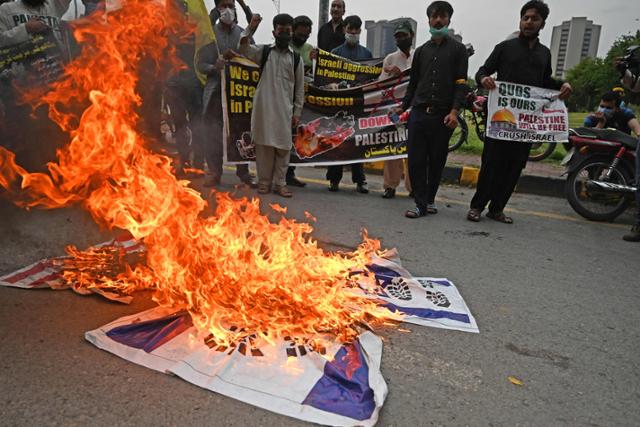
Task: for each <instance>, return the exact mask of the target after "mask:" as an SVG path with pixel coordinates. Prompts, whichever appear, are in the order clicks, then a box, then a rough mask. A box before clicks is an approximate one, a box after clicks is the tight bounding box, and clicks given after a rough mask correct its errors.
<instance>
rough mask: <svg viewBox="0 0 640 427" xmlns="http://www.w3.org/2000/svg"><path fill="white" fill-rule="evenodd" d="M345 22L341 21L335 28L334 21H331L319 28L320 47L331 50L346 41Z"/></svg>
mask: <svg viewBox="0 0 640 427" xmlns="http://www.w3.org/2000/svg"><path fill="white" fill-rule="evenodd" d="M342 28H343V24H342V22H340V24H338V26H337V27H336V30H335V31H334V30H333V22H332V21H329V22H327V23H326V24H324V25H323V26H322V27H320V29H319V30H318V48H319V49H322V50H326V51H327V52H331V51H332V50H333V49H335V48H337V47H338V46H340V45H342V44H343V43H344V31H343V30H342Z"/></svg>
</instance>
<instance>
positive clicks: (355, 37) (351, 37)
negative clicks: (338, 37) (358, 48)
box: [344, 33, 360, 45]
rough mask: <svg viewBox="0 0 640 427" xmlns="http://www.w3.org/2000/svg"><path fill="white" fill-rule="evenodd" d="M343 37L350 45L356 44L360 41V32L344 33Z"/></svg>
mask: <svg viewBox="0 0 640 427" xmlns="http://www.w3.org/2000/svg"><path fill="white" fill-rule="evenodd" d="M344 38H345V40H346V41H347V43H349V44H350V45H356V44H358V43H359V42H360V34H350V33H347V34H345V35H344Z"/></svg>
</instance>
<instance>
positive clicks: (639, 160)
mask: <svg viewBox="0 0 640 427" xmlns="http://www.w3.org/2000/svg"><path fill="white" fill-rule="evenodd" d="M636 225H639V226H640V138H638V146H637V147H636Z"/></svg>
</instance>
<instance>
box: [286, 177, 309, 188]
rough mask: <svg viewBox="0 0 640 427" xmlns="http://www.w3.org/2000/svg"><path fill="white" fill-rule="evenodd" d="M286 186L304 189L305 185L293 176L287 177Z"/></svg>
mask: <svg viewBox="0 0 640 427" xmlns="http://www.w3.org/2000/svg"><path fill="white" fill-rule="evenodd" d="M287 185H290V186H292V187H306V186H307V183H306V182H302V181H300V180H299V179H298V178H296V177H295V176H288V177H287Z"/></svg>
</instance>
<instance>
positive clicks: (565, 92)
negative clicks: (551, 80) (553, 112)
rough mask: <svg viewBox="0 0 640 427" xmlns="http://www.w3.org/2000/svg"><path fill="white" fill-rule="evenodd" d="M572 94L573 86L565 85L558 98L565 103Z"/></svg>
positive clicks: (561, 88)
mask: <svg viewBox="0 0 640 427" xmlns="http://www.w3.org/2000/svg"><path fill="white" fill-rule="evenodd" d="M572 92H573V88H572V87H571V85H570V84H569V83H564V84H563V85H562V86H561V87H560V95H559V96H558V98H560V99H562V100H563V101H564V100H565V99H567V98H569V96H570V95H571V93H572Z"/></svg>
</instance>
